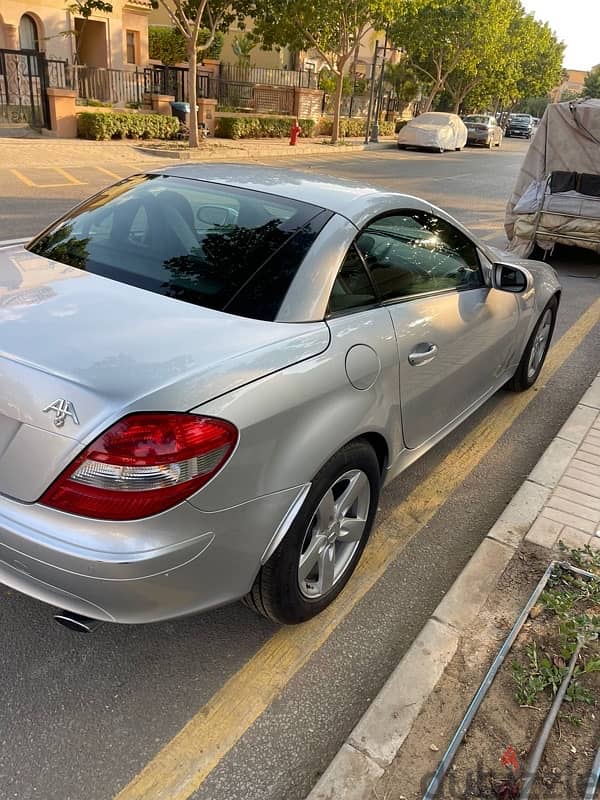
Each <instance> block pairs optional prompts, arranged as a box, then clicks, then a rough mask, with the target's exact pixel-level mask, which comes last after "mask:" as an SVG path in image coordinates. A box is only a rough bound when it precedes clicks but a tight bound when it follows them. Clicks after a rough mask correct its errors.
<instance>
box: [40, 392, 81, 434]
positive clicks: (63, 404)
mask: <svg viewBox="0 0 600 800" xmlns="http://www.w3.org/2000/svg"><path fill="white" fill-rule="evenodd" d="M48 411H54V413H55V414H56V416H55V417H54V424H55V425H56V427H57V428H62V426H63V425H64V424H65V421H66V419H67V417H71V419H72V420H73V422H74V423H75V425H79V420H78V419H77V414H76V412H75V406H74V405H73V403H72V402H71V401H70V400H63V399H62V397H59V398H58V400H55V401H54V402H53V403H50V405H49V406H46V408H45V409H44V412H45V413H46V412H48Z"/></svg>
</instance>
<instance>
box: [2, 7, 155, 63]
mask: <svg viewBox="0 0 600 800" xmlns="http://www.w3.org/2000/svg"><path fill="white" fill-rule="evenodd" d="M112 6H113V10H112V12H111V13H107V14H103V13H94V14H93V15H92V16H91V17H90V18H89V19H87V20H86V19H84V18H83V17H81V16H78V15H77V14H76V13H75V14H74V13H72V12H71V11H69V10H67V9H66V8H65V2H64V0H2V2H1V3H0V49H1V48H6V49H10V50H20V49H25V50H38V51H41V52H44V53H45V54H46V55H47V56H48V58H56V59H61V60H63V61H68V62H69V63H70V64H73V63H79V64H85V65H86V66H93V67H105V68H112V69H132V70H133V69H135V68H136V66H143V65H145V64H146V63H147V61H148V17H149V15H150V11H151V6H150V0H112Z"/></svg>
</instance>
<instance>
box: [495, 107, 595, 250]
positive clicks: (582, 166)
mask: <svg viewBox="0 0 600 800" xmlns="http://www.w3.org/2000/svg"><path fill="white" fill-rule="evenodd" d="M538 131H539V134H538V135H537V136H536V137H535V139H534V140H533V142H532V144H531V147H530V148H529V150H528V151H527V154H526V156H525V159H524V161H523V166H522V167H521V171H520V173H519V175H518V177H517V182H516V184H515V188H514V190H513V192H512V194H511V196H510V199H509V201H508V205H507V209H506V219H505V229H506V234H507V236H508V240H509V249H511V250H513V251H514V252H516V253H518V254H519V255H521V256H524V257H527V256H529V255H530V253H531V252H532V251H533V248H534V246H535V245H538V246H539V247H541V248H542V249H543V250H551V249H552V248H553V247H554V245H555V244H556V243H560V244H566V245H576V246H578V247H584V248H587V249H590V250H595V251H596V252H600V99H588V100H580V101H577V102H565V103H551V104H549V105H548V107H547V108H546V111H545V113H544V116H543V118H542V121H541V122H540V125H539V128H538Z"/></svg>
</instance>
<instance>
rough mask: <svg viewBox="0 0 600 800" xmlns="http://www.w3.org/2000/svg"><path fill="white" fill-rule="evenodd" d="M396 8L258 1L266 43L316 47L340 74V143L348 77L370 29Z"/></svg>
mask: <svg viewBox="0 0 600 800" xmlns="http://www.w3.org/2000/svg"><path fill="white" fill-rule="evenodd" d="M394 7H395V3H394V0H329V2H323V1H322V0H294V2H293V3H290V2H289V1H288V0H254V4H253V9H252V11H251V15H252V16H253V17H254V23H255V27H254V30H255V32H256V34H257V35H258V36H260V38H261V40H262V42H263V45H264V46H265V47H267V48H268V47H273V46H277V45H279V46H288V47H290V48H291V49H292V50H310V49H314V50H316V51H317V52H318V53H319V54H320V56H321V58H322V59H323V60H324V61H325V63H326V64H327V66H328V67H329V69H330V70H331V72H332V73H333V74H334V75H335V78H336V82H335V89H336V91H335V107H334V126H333V132H332V141H334V142H335V141H337V138H338V120H339V116H340V101H341V90H342V89H343V77H342V76H343V75H344V73H345V71H346V68H347V65H348V64H349V62H350V60H351V59H352V57H353V55H354V54H355V52H356V48H357V47H358V46H359V45H360V44H361V43H362V42H363V41H364V37H365V36H366V34H367V32H368V31H369V30H370V29H372V28H374V29H375V30H379V29H381V28H383V27H385V25H386V24H387V20H388V19H389V18H391V15H392V13H393V10H394Z"/></svg>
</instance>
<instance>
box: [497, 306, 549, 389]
mask: <svg viewBox="0 0 600 800" xmlns="http://www.w3.org/2000/svg"><path fill="white" fill-rule="evenodd" d="M557 309H558V300H557V298H556V297H553V298H552V300H550V302H549V303H548V305H547V306H546V308H545V309H544V310H543V311H542V314H541V316H540V318H539V319H538V321H537V324H536V326H535V328H534V329H533V333H532V334H531V336H530V338H529V341H528V342H527V347H526V348H525V352H524V353H523V355H522V356H521V360H520V361H519V366H518V367H517V371H516V372H515V374H514V375H513V377H512V378H511V379H510V381H509V382H508V383H507V384H506V386H507V388H508V389H511V391H513V392H524V391H526V390H527V389H530V388H531V387H532V386H533V384H534V383H535V382H536V381H537V379H538V377H539V374H540V372H541V371H542V367H543V366H544V361H545V360H546V355H547V354H548V350H549V348H550V340H551V339H552V333H553V332H554V325H555V323H556V311H557Z"/></svg>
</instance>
